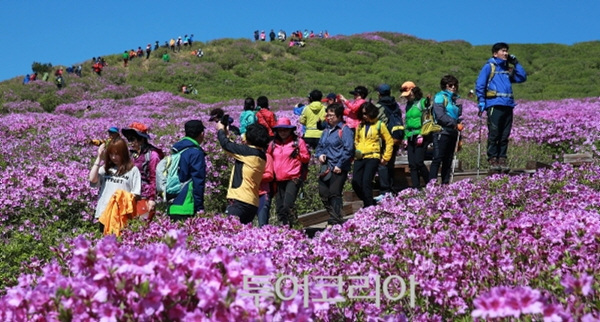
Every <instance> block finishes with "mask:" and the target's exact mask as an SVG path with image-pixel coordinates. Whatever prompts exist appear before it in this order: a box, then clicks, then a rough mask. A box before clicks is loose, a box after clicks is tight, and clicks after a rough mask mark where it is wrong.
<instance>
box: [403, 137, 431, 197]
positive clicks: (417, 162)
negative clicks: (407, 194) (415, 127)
mask: <svg viewBox="0 0 600 322" xmlns="http://www.w3.org/2000/svg"><path fill="white" fill-rule="evenodd" d="M427 144H428V142H427V140H425V138H423V144H421V146H417V136H416V135H413V136H412V137H411V138H410V139H409V140H408V145H407V151H406V152H407V153H408V168H409V169H410V181H411V182H412V187H413V188H417V189H418V188H420V187H421V178H423V182H425V184H427V182H428V181H429V170H428V169H427V166H426V165H425V150H427Z"/></svg>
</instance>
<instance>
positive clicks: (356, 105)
mask: <svg viewBox="0 0 600 322" xmlns="http://www.w3.org/2000/svg"><path fill="white" fill-rule="evenodd" d="M364 102H366V100H365V99H363V98H359V99H357V100H349V101H346V102H344V105H345V106H346V108H345V109H344V115H345V116H346V125H348V127H349V128H351V129H355V128H357V127H358V124H359V123H360V120H359V119H358V110H359V109H360V106H361V105H363V103H364Z"/></svg>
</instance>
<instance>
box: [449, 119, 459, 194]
mask: <svg viewBox="0 0 600 322" xmlns="http://www.w3.org/2000/svg"><path fill="white" fill-rule="evenodd" d="M460 132H461V131H458V136H457V137H456V145H455V146H454V155H453V156H452V171H451V172H450V183H452V182H453V181H454V168H456V162H457V158H456V153H458V143H459V142H460Z"/></svg>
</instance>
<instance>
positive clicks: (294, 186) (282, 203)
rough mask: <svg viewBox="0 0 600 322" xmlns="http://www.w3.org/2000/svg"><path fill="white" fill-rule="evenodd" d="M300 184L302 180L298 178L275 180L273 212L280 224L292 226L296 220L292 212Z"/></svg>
mask: <svg viewBox="0 0 600 322" xmlns="http://www.w3.org/2000/svg"><path fill="white" fill-rule="evenodd" d="M301 186H302V180H300V179H295V180H287V181H277V195H276V198H275V200H276V201H275V212H276V213H277V219H278V220H279V223H280V224H282V225H289V227H293V226H294V225H295V224H296V223H297V222H298V218H297V216H296V214H295V213H294V205H295V204H296V197H297V196H298V191H299V190H300V187H301Z"/></svg>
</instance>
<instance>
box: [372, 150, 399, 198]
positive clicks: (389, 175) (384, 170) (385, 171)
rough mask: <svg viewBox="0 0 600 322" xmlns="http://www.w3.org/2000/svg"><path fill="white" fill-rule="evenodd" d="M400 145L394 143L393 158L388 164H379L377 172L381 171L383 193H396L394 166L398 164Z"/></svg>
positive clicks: (380, 182)
mask: <svg viewBox="0 0 600 322" xmlns="http://www.w3.org/2000/svg"><path fill="white" fill-rule="evenodd" d="M399 149H400V146H398V145H394V150H393V151H392V158H391V159H390V161H389V162H388V163H387V164H386V165H379V167H378V169H377V172H378V173H379V191H380V193H381V194H384V193H388V192H391V193H396V192H397V191H396V190H395V189H394V167H395V166H396V155H398V150H399Z"/></svg>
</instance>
